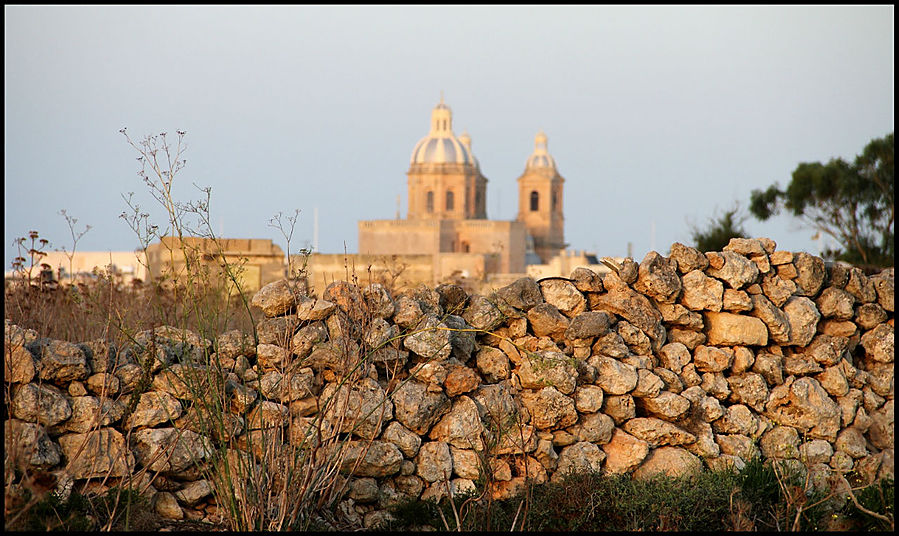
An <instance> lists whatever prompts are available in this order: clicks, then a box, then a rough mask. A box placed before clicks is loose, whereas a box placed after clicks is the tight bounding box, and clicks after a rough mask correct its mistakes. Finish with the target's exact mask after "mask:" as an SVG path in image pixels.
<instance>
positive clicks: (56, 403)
mask: <svg viewBox="0 0 899 536" xmlns="http://www.w3.org/2000/svg"><path fill="white" fill-rule="evenodd" d="M11 409H12V415H13V416H14V417H15V418H17V419H21V420H23V421H27V422H36V423H40V424H42V425H44V426H53V425H55V424H58V423H60V422H62V421H64V420H66V419H68V418H69V417H71V416H72V406H71V405H70V403H69V401H68V400H67V399H66V397H65V395H63V394H62V392H60V390H59V389H57V388H56V387H54V386H52V385H38V384H34V383H26V384H25V385H20V386H17V387H16V388H15V389H14V390H13V399H12V404H11Z"/></svg>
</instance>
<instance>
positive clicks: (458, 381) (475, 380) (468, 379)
mask: <svg viewBox="0 0 899 536" xmlns="http://www.w3.org/2000/svg"><path fill="white" fill-rule="evenodd" d="M480 384H481V377H480V376H478V373H477V372H475V370H474V369H471V368H469V367H466V366H464V365H456V366H453V367H450V368H449V371H448V372H447V375H446V379H445V380H444V381H443V389H444V390H445V391H446V395H447V396H449V397H455V396H458V395H460V394H463V393H468V392H471V391H473V390H475V389H477V387H478V386H479V385H480Z"/></svg>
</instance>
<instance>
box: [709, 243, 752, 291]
mask: <svg viewBox="0 0 899 536" xmlns="http://www.w3.org/2000/svg"><path fill="white" fill-rule="evenodd" d="M720 255H721V257H722V258H723V259H724V265H723V266H722V267H721V268H714V267H712V266H709V267H708V268H706V269H705V272H706V274H708V275H710V276H712V277H715V278H717V279H720V280H722V281H724V282H726V283H727V284H728V285H729V286H730V288H732V289H736V290H739V289H741V288H743V287H744V286H746V285H750V284H752V283H754V282H755V281H756V279H757V278H758V275H759V269H758V267H757V266H756V265H755V263H753V262H752V261H750V260H749V259H747V258H746V257H743V256H742V255H739V254H737V253H734V252H732V251H723V252H721V254H720Z"/></svg>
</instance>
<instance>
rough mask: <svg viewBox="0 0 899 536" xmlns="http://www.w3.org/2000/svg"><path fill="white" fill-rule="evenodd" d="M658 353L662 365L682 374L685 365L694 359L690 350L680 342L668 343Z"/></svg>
mask: <svg viewBox="0 0 899 536" xmlns="http://www.w3.org/2000/svg"><path fill="white" fill-rule="evenodd" d="M658 355H659V363H660V364H661V366H662V367H664V368H666V369H668V370H670V371H672V372H674V373H676V374H680V371H681V370H683V368H684V365H686V364H687V363H689V362H690V361H691V360H692V356H691V355H690V351H689V350H688V349H687V347H686V346H684V345H683V344H682V343H679V342H671V343H668V344H666V345H665V346H663V347H662V348H661V349H660V350H659V352H658Z"/></svg>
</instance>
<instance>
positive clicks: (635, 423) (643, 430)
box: [606, 417, 696, 468]
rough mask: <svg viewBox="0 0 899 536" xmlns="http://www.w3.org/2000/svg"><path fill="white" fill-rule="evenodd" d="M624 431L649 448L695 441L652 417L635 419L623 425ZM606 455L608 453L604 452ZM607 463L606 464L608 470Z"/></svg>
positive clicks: (694, 438) (677, 429)
mask: <svg viewBox="0 0 899 536" xmlns="http://www.w3.org/2000/svg"><path fill="white" fill-rule="evenodd" d="M622 428H624V431H625V432H627V433H629V434H630V435H632V436H634V437H636V438H637V439H641V440H643V441H646V442H647V443H648V444H649V445H650V446H651V447H659V446H662V445H672V446H676V445H686V444H689V443H693V442H694V441H696V436H694V435H693V434H691V433H689V432H687V431H686V430H683V429H681V428H679V427H677V426H675V425H673V424H671V423H669V422H667V421H663V420H661V419H655V418H652V417H637V418H635V419H631V420H629V421H627V422H626V423H624V425H623V426H622ZM606 454H608V451H607V452H606ZM608 464H609V462H608V461H607V462H606V466H607V468H608Z"/></svg>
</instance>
